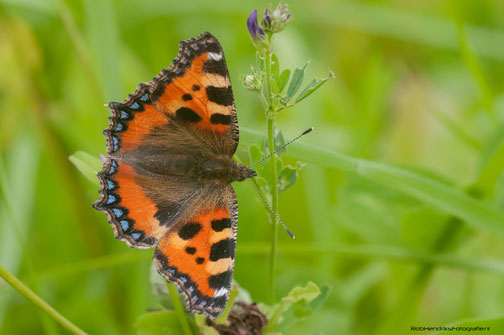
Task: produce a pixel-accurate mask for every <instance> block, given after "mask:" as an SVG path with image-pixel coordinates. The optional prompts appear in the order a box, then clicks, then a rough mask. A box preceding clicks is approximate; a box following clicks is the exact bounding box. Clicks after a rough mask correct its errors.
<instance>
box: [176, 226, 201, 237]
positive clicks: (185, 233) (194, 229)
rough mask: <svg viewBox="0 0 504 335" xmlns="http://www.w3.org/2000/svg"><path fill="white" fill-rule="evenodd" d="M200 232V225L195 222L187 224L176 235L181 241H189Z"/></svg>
mask: <svg viewBox="0 0 504 335" xmlns="http://www.w3.org/2000/svg"><path fill="white" fill-rule="evenodd" d="M200 230H201V225H200V224H199V223H197V222H188V223H186V224H185V225H183V226H182V228H180V230H179V231H178V235H179V236H180V238H181V239H183V240H190V239H191V238H193V237H194V236H196V235H197V234H198V233H199V232H200Z"/></svg>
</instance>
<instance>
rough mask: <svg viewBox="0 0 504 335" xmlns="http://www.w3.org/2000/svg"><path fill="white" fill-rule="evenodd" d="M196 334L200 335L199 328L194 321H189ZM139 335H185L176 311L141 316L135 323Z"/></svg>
mask: <svg viewBox="0 0 504 335" xmlns="http://www.w3.org/2000/svg"><path fill="white" fill-rule="evenodd" d="M187 321H189V324H190V326H191V328H192V330H193V333H194V334H198V333H199V332H198V327H197V326H196V323H195V322H194V320H192V319H189V318H188V319H187ZM135 328H137V335H158V334H183V333H184V332H183V330H182V327H181V326H180V323H179V320H178V317H177V314H176V313H175V311H158V312H150V313H146V314H143V315H141V316H140V317H139V318H138V319H137V322H136V323H135Z"/></svg>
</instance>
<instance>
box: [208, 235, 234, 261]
mask: <svg viewBox="0 0 504 335" xmlns="http://www.w3.org/2000/svg"><path fill="white" fill-rule="evenodd" d="M234 251H235V241H234V240H233V239H230V238H227V239H225V240H221V241H219V242H216V243H214V244H213V245H212V247H211V248H210V257H209V258H208V259H209V260H211V261H212V262H216V261H218V260H219V259H221V258H229V257H231V258H234Z"/></svg>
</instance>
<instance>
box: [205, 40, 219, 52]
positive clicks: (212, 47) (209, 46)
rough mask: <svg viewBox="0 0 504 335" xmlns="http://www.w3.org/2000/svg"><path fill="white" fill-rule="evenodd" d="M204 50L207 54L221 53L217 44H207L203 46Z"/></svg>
mask: <svg viewBox="0 0 504 335" xmlns="http://www.w3.org/2000/svg"><path fill="white" fill-rule="evenodd" d="M205 50H206V51H208V52H215V53H220V52H221V51H222V49H221V47H220V45H219V43H217V42H208V43H207V44H206V45H205Z"/></svg>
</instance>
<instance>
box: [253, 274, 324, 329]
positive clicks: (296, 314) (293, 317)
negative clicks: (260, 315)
mask: <svg viewBox="0 0 504 335" xmlns="http://www.w3.org/2000/svg"><path fill="white" fill-rule="evenodd" d="M320 293H321V292H320V289H319V288H318V286H317V285H315V284H314V283H313V282H308V284H306V286H304V287H303V286H296V287H294V288H293V289H292V290H291V291H290V292H289V294H288V295H287V296H285V297H283V298H282V300H281V301H280V302H279V303H277V304H275V305H273V306H264V305H262V306H261V310H262V311H263V312H265V313H266V314H267V315H268V319H269V323H268V325H267V326H266V331H270V332H271V331H274V330H276V328H277V327H278V325H279V324H280V323H282V322H283V321H284V316H285V315H284V314H286V313H287V312H288V311H289V310H290V309H291V307H292V306H293V305H294V304H297V303H298V305H297V306H295V308H294V309H293V310H292V311H290V313H289V315H288V317H286V318H285V321H286V322H287V323H288V324H292V323H294V322H297V321H299V320H297V319H299V318H303V317H305V316H306V315H308V314H310V313H311V311H310V310H309V309H307V308H306V306H307V304H309V303H310V302H311V301H313V300H314V299H316V298H317V297H318V296H319V295H320Z"/></svg>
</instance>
